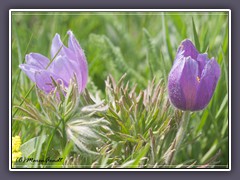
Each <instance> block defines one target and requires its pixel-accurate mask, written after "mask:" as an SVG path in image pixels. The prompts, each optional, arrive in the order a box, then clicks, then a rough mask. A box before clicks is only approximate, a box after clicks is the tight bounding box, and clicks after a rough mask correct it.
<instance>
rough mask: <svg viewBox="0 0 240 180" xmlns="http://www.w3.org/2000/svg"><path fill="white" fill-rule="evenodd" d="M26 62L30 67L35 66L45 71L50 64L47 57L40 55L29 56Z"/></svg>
mask: <svg viewBox="0 0 240 180" xmlns="http://www.w3.org/2000/svg"><path fill="white" fill-rule="evenodd" d="M25 60H26V62H27V64H28V65H32V66H35V67H36V68H39V69H45V68H46V67H47V65H48V64H49V62H50V61H49V59H48V58H47V57H45V56H43V55H41V54H38V53H30V54H27V55H26V57H25Z"/></svg>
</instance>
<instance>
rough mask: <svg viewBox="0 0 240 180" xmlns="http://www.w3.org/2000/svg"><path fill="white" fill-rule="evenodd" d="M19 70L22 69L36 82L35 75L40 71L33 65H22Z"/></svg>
mask: <svg viewBox="0 0 240 180" xmlns="http://www.w3.org/2000/svg"><path fill="white" fill-rule="evenodd" d="M19 68H20V69H22V71H23V72H24V73H25V74H26V75H27V76H28V77H29V78H30V79H31V80H32V81H33V82H36V80H35V73H36V72H37V71H39V68H38V67H36V66H33V65H28V64H20V65H19Z"/></svg>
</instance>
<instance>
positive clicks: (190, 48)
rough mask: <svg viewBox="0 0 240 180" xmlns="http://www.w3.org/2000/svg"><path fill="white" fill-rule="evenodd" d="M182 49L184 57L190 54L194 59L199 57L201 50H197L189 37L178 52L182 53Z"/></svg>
mask: <svg viewBox="0 0 240 180" xmlns="http://www.w3.org/2000/svg"><path fill="white" fill-rule="evenodd" d="M181 51H183V56H184V57H188V56H190V57H191V58H192V59H195V60H196V59H197V57H198V54H199V52H198V51H197V49H196V48H195V46H194V45H193V43H192V42H191V41H190V40H188V39H186V40H184V41H182V42H181V44H180V46H179V48H178V51H177V53H180V52H181Z"/></svg>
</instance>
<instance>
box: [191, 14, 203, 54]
mask: <svg viewBox="0 0 240 180" xmlns="http://www.w3.org/2000/svg"><path fill="white" fill-rule="evenodd" d="M192 26H193V35H194V42H195V46H196V48H197V49H198V50H199V51H200V49H201V48H200V43H199V39H198V34H197V30H196V27H195V23H194V19H193V18H192Z"/></svg>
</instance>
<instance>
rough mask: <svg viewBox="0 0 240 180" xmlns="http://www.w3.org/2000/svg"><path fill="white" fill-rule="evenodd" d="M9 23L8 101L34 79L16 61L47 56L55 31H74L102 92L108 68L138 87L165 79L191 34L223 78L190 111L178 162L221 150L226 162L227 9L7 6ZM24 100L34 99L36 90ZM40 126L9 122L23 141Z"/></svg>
mask: <svg viewBox="0 0 240 180" xmlns="http://www.w3.org/2000/svg"><path fill="white" fill-rule="evenodd" d="M193 24H194V25H193ZM11 25H12V104H13V105H18V104H19V103H20V101H21V98H23V97H24V96H25V95H26V93H27V92H28V90H29V89H30V88H31V86H32V85H33V83H32V82H30V80H29V79H28V78H27V76H26V75H25V74H24V73H20V70H19V68H18V65H19V64H22V63H23V62H24V61H25V59H24V57H25V55H26V54H27V53H30V52H38V53H40V54H43V55H45V56H47V57H50V46H51V40H52V38H53V37H54V35H55V33H59V34H60V35H61V37H62V38H63V37H64V36H65V35H66V32H67V31H68V30H72V31H73V33H74V34H75V36H76V38H77V39H78V41H79V43H80V44H81V46H82V48H83V49H84V51H85V54H86V57H87V61H88V66H89V77H90V80H91V82H93V83H94V85H95V90H99V91H100V92H101V96H102V98H104V93H103V92H104V90H105V84H104V81H105V80H106V77H107V76H108V75H109V74H112V76H113V77H114V78H115V79H119V78H120V77H121V76H122V75H123V74H124V73H125V72H127V79H128V80H129V81H130V85H132V84H134V83H137V84H138V88H139V89H144V88H146V86H147V83H148V81H150V80H152V78H153V77H156V78H157V79H158V80H159V79H163V81H164V84H165V85H166V84H167V77H168V73H169V71H170V69H171V67H172V63H173V61H174V57H175V54H176V50H177V47H178V45H179V44H180V42H181V41H182V40H184V39H185V38H188V39H190V40H192V41H193V42H194V43H195V45H196V46H197V47H198V49H199V51H200V52H202V53H203V52H208V55H209V58H210V57H215V58H216V59H217V62H218V63H219V64H220V66H221V77H220V80H219V83H218V85H217V88H216V91H215V93H214V96H213V98H212V100H211V102H210V104H209V105H208V106H207V108H206V109H205V110H203V111H200V112H196V113H194V114H193V115H192V116H191V120H190V126H189V129H188V132H189V133H188V135H187V138H188V142H191V143H189V145H186V146H184V149H182V150H181V151H180V152H179V155H178V157H177V162H178V163H181V162H185V161H187V160H188V159H195V160H196V161H197V164H203V163H207V162H208V161H209V160H210V159H211V158H212V157H213V156H214V155H216V154H217V153H218V152H220V155H219V156H218V157H217V163H218V164H219V165H227V164H228V154H229V151H228V150H229V147H228V134H229V129H228V113H229V110H228V102H229V101H228V74H229V72H228V66H229V65H228V64H229V63H228V62H229V59H228V57H229V52H228V43H229V42H228V30H229V29H228V13H227V12H197V13H196V12H164V13H163V12H127V13H125V12H81V13H79V12H48V13H47V12H13V13H12V23H11ZM65 44H67V38H66V40H65ZM19 73H20V76H19ZM93 91H94V90H93ZM28 100H29V101H32V102H35V103H36V104H37V100H36V95H35V94H34V93H31V94H30V96H29V97H28ZM159 108H161V107H159ZM40 132H41V127H39V126H38V125H36V124H33V123H29V122H19V121H16V122H15V121H14V122H13V126H12V133H13V135H17V134H20V135H21V138H22V141H23V142H25V141H27V140H29V139H31V138H33V137H35V136H37V135H40Z"/></svg>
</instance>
